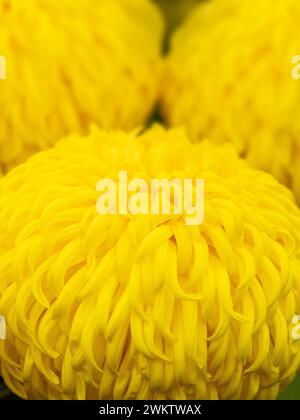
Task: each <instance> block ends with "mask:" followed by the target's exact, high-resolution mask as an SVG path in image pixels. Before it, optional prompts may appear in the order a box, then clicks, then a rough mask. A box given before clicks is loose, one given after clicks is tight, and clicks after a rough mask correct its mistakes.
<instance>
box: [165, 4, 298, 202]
mask: <svg viewBox="0 0 300 420" xmlns="http://www.w3.org/2000/svg"><path fill="white" fill-rule="evenodd" d="M299 19H300V2H299V1H298V0H276V1H275V0H262V1H252V0H243V1H241V0H211V1H208V2H204V3H203V4H202V5H200V6H198V7H197V8H196V9H194V10H193V12H192V13H191V14H190V16H189V18H188V20H187V21H186V23H185V24H184V25H183V26H182V27H181V28H179V29H178V31H177V32H176V34H175V35H174V37H173V39H172V42H171V52H170V55H169V57H168V58H167V62H166V71H165V76H164V78H163V82H162V91H163V92H162V95H161V96H162V97H161V103H162V113H163V115H164V118H165V121H166V122H167V123H168V124H169V125H170V126H176V125H185V126H186V127H187V129H188V132H189V134H190V136H191V137H192V138H193V140H195V141H196V140H199V139H201V138H202V137H203V136H207V137H208V138H209V139H210V140H212V141H213V142H215V143H218V144H220V143H222V142H224V141H231V142H232V143H233V144H234V145H235V146H236V148H237V150H238V152H239V153H240V154H241V155H242V156H245V157H246V158H247V159H248V161H249V162H250V163H251V165H253V166H255V167H257V168H260V169H263V170H266V171H269V172H271V173H272V174H274V175H275V176H276V177H277V179H279V180H280V181H281V182H283V183H285V184H286V185H287V186H289V187H290V188H292V190H293V191H294V192H295V194H296V196H297V198H298V200H300V164H299V162H300V118H299V114H300V80H296V78H295V77H293V73H295V70H296V68H295V64H293V63H292V62H293V60H294V57H295V56H297V55H299V54H300V45H299V39H300V26H299Z"/></svg>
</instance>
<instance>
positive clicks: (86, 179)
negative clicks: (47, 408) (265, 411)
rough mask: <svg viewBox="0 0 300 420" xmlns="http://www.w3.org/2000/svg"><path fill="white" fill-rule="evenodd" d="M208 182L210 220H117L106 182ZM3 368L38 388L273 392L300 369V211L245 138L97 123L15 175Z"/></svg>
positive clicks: (0, 232)
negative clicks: (246, 150)
mask: <svg viewBox="0 0 300 420" xmlns="http://www.w3.org/2000/svg"><path fill="white" fill-rule="evenodd" d="M124 170H126V171H128V174H129V176H130V178H132V179H134V178H143V179H144V180H151V179H153V178H157V179H161V178H166V179H173V178H174V177H176V178H178V179H192V180H197V179H202V180H204V182H205V197H204V204H205V217H204V223H203V224H201V225H194V226H189V225H187V224H186V223H185V222H184V218H183V215H180V214H177V215H175V214H172V213H170V214H169V215H168V214H164V215H163V214H159V213H158V214H156V215H155V214H150V213H149V214H146V213H145V214H136V215H133V214H131V213H128V214H120V213H116V214H110V213H109V214H102V215H100V214H99V213H98V212H97V210H96V203H97V200H98V194H99V192H97V191H96V185H97V183H98V182H99V180H101V179H107V178H108V179H115V178H116V176H117V174H118V173H119V171H124ZM0 251H1V252H0V314H2V316H5V318H6V321H7V339H6V340H5V341H0V361H1V375H2V376H3V378H4V379H5V381H6V383H7V384H8V386H9V387H10V388H11V389H12V390H13V391H14V392H15V393H16V394H18V395H20V396H21V397H23V398H49V399H52V398H55V399H65V398H66V399H69V398H71V399H89V398H96V399H97V398H100V399H111V398H114V399H135V398H136V399H144V398H146V399H164V398H167V399H174V398H175V399H186V398H187V399H191V398H197V399H218V398H219V399H233V398H241V399H244V398H248V399H253V398H257V399H271V398H275V397H276V396H277V394H278V392H279V390H280V389H281V388H282V387H283V386H284V385H285V384H286V383H288V382H289V381H290V380H291V379H292V378H293V376H294V375H295V373H296V371H297V369H298V368H299V363H300V340H296V337H295V334H293V328H295V326H294V324H293V322H294V320H295V315H296V314H300V280H299V279H300V211H299V209H298V208H297V206H296V205H295V203H294V201H293V198H292V195H291V193H290V191H289V190H288V189H286V187H284V186H282V185H280V184H279V183H278V182H277V181H275V179H274V178H273V177H272V176H271V175H268V174H266V173H264V172H260V171H258V170H254V169H250V168H249V167H248V166H247V164H246V163H245V162H244V161H242V160H240V159H239V158H238V157H237V155H236V152H235V151H234V148H233V146H232V145H222V146H215V145H212V144H210V143H208V142H202V143H198V144H192V143H191V142H190V141H189V140H188V139H187V137H186V135H185V134H184V132H183V131H181V130H172V131H165V130H164V129H162V128H160V127H154V128H152V129H150V130H149V131H148V132H146V133H144V134H142V135H137V133H136V132H135V133H131V134H125V133H123V132H111V133H104V132H100V131H99V130H98V129H96V128H94V129H93V130H92V131H91V134H90V135H89V137H87V138H80V137H78V136H77V135H73V136H72V137H70V138H68V139H66V140H64V141H62V142H60V143H58V144H57V145H56V147H55V148H54V149H52V150H48V151H45V152H42V153H39V154H36V155H35V156H33V157H31V158H30V159H29V160H28V161H27V162H26V163H25V164H23V165H21V166H19V167H17V168H15V169H13V170H12V171H10V172H9V174H8V175H6V176H5V177H4V178H2V179H1V180H0Z"/></svg>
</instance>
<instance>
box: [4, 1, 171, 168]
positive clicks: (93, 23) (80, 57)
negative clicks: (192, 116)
mask: <svg viewBox="0 0 300 420" xmlns="http://www.w3.org/2000/svg"><path fill="white" fill-rule="evenodd" d="M0 21H1V25H0V54H1V55H3V56H5V59H6V80H1V81H0V164H1V165H3V166H4V167H5V169H7V168H10V167H11V166H13V165H15V164H16V163H17V162H21V161H24V160H25V158H27V157H28V156H29V155H31V154H33V153H34V152H36V151H39V150H43V149H46V148H48V147H49V146H51V145H53V144H54V143H55V142H56V141H57V140H58V139H59V138H61V137H63V136H65V135H68V134H70V133H71V132H78V133H85V132H87V131H88V127H89V125H90V123H91V122H92V123H97V124H98V125H99V126H100V127H102V128H103V129H107V128H117V129H118V128H122V129H133V128H134V127H136V125H138V124H144V123H145V120H146V119H147V117H148V116H149V114H150V113H151V109H152V107H153V104H154V102H155V100H156V98H157V84H158V78H159V74H160V67H161V66H160V49H161V39H162V33H163V23H162V16H161V13H160V12H159V10H158V9H157V7H156V6H155V5H154V4H153V3H152V2H151V1H150V0H76V1H73V0H27V1H22V0H0Z"/></svg>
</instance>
